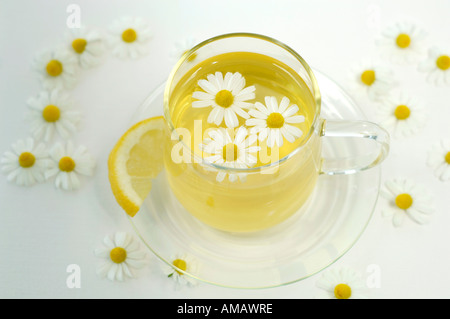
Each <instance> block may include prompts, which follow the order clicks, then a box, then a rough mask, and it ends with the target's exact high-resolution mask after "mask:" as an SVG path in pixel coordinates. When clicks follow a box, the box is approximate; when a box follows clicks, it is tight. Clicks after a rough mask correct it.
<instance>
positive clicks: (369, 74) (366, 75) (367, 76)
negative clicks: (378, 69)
mask: <svg viewBox="0 0 450 319" xmlns="http://www.w3.org/2000/svg"><path fill="white" fill-rule="evenodd" d="M361 81H362V83H364V84H365V85H368V86H370V85H372V84H373V82H375V71H373V70H366V71H364V72H363V73H362V74H361Z"/></svg>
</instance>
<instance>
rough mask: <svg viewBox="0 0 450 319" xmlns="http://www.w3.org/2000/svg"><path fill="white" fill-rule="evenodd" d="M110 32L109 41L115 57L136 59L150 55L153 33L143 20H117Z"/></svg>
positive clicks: (125, 18) (130, 18) (128, 18)
mask: <svg viewBox="0 0 450 319" xmlns="http://www.w3.org/2000/svg"><path fill="white" fill-rule="evenodd" d="M109 31H110V36H109V37H108V40H109V44H110V46H111V47H112V50H113V51H112V54H113V55H114V56H117V57H119V58H132V59H136V58H138V57H140V56H143V55H146V54H147V53H148V49H149V47H148V42H149V40H150V38H151V31H150V27H149V25H148V23H147V22H146V21H145V20H144V19H143V18H132V17H123V18H121V19H118V20H115V21H114V22H113V23H112V24H111V26H110V28H109Z"/></svg>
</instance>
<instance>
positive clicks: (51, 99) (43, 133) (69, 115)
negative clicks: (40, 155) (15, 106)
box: [27, 89, 81, 142]
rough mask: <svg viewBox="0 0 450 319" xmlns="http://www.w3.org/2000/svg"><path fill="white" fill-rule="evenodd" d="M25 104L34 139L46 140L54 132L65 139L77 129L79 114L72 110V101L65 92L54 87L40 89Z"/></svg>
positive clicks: (50, 137) (51, 136)
mask: <svg viewBox="0 0 450 319" xmlns="http://www.w3.org/2000/svg"><path fill="white" fill-rule="evenodd" d="M27 104H28V106H29V108H30V111H29V112H28V114H27V119H28V120H29V122H30V129H31V133H32V134H33V135H34V137H35V138H36V139H41V138H43V139H44V140H45V141H46V142H48V141H50V140H51V139H52V138H53V136H54V134H55V132H56V133H57V134H58V135H59V136H60V137H62V138H63V139H67V138H69V137H70V136H71V135H72V134H73V133H75V132H76V131H77V126H78V123H79V122H80V119H81V115H80V113H79V112H78V111H75V110H73V101H72V99H71V98H70V96H69V95H68V94H67V93H64V92H62V91H59V90H56V89H55V90H52V91H42V92H41V93H39V94H38V95H37V96H35V97H32V98H30V99H28V101H27Z"/></svg>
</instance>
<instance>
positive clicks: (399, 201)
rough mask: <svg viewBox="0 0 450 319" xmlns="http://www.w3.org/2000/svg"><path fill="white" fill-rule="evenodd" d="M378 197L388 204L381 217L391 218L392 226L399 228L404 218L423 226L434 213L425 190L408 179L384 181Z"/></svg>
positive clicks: (430, 199)
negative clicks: (381, 197) (407, 217)
mask: <svg viewBox="0 0 450 319" xmlns="http://www.w3.org/2000/svg"><path fill="white" fill-rule="evenodd" d="M380 195H381V196H383V197H384V198H385V199H386V200H387V201H388V202H389V207H388V208H386V209H384V210H383V215H384V216H385V217H389V218H392V222H393V224H394V226H401V225H402V224H403V222H404V220H405V217H406V216H409V217H410V218H411V219H412V220H414V221H415V222H417V223H419V224H425V223H427V222H428V221H429V220H430V214H431V213H433V211H434V207H433V200H432V198H431V196H430V194H429V193H428V192H427V189H426V188H425V187H423V186H421V185H418V184H416V183H415V182H413V181H412V180H410V179H392V180H389V181H386V182H385V183H384V186H383V187H382V188H381V190H380Z"/></svg>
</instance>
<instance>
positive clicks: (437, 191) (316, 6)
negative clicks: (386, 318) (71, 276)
mask: <svg viewBox="0 0 450 319" xmlns="http://www.w3.org/2000/svg"><path fill="white" fill-rule="evenodd" d="M71 3H75V4H78V5H79V6H80V8H81V22H82V23H83V24H85V25H87V26H96V27H98V28H100V29H103V30H106V28H107V27H108V26H109V25H110V23H111V22H112V21H113V20H114V19H116V18H119V17H122V16H124V15H131V16H141V17H144V18H146V19H147V20H148V21H149V23H150V25H151V26H152V29H153V38H152V40H151V42H150V43H149V46H150V53H149V55H147V56H145V57H143V58H142V59H139V60H137V61H132V60H130V61H128V60H127V61H122V60H119V59H116V58H114V57H112V56H111V54H105V58H104V61H103V63H102V65H101V66H99V67H97V68H94V69H91V70H88V71H83V72H82V73H81V75H80V80H79V84H78V85H77V87H76V88H75V89H74V90H73V91H72V94H73V97H74V98H75V100H76V101H77V104H78V105H79V106H78V107H79V108H80V111H81V112H82V113H83V116H84V118H83V122H82V126H81V127H80V131H79V133H77V134H76V136H75V137H74V141H75V142H76V143H80V144H84V145H86V146H87V147H88V148H89V150H90V152H91V153H92V154H93V155H94V156H95V157H96V159H97V163H98V166H97V170H96V173H95V175H94V176H93V177H92V178H85V179H83V186H82V188H81V189H80V190H79V191H75V192H64V191H61V190H58V189H55V187H54V185H53V184H52V183H51V182H48V183H45V184H39V185H35V186H33V187H30V188H23V187H18V186H16V185H14V184H10V183H8V182H7V181H6V176H4V175H0V256H1V257H0V297H2V298H203V297H207V298H211V297H213V298H315V297H316V296H317V295H318V294H319V292H320V291H319V289H318V288H317V287H316V281H317V280H318V278H319V276H320V274H318V275H315V276H313V277H311V278H308V279H306V280H304V281H301V282H298V283H296V284H292V285H289V286H285V287H280V288H272V289H267V290H234V289H229V288H221V287H215V286H210V285H207V284H200V285H198V286H196V287H193V288H191V287H184V288H181V289H177V288H176V287H175V285H174V282H173V281H172V280H170V279H168V278H167V277H165V276H164V275H163V274H162V272H161V270H160V267H159V261H158V260H157V259H156V257H154V256H153V255H151V254H150V252H149V253H148V262H149V264H148V266H147V267H145V268H144V269H141V270H139V271H138V272H137V273H136V278H134V279H130V280H126V281H125V282H110V281H108V280H107V279H101V278H99V277H98V276H97V275H96V273H95V268H96V266H97V265H98V264H99V262H100V260H99V259H98V258H97V257H96V256H94V254H93V250H94V249H95V248H97V247H101V246H102V239H103V237H104V236H106V235H111V234H113V233H114V232H116V231H127V232H130V233H132V229H131V226H130V225H129V223H128V221H127V220H126V218H125V216H124V214H123V212H122V211H121V210H120V209H119V208H118V206H117V205H116V204H115V202H114V199H113V197H112V194H111V193H110V191H109V188H108V187H106V186H108V179H107V175H106V174H107V170H106V159H107V156H108V153H109V151H110V149H111V148H112V146H113V145H114V142H115V141H116V140H117V138H118V137H119V136H120V135H121V134H122V132H123V131H124V130H125V129H126V128H127V125H128V123H129V121H128V120H129V119H130V118H131V115H132V114H133V111H134V110H135V109H136V107H137V106H138V105H139V104H140V103H141V102H142V101H143V99H144V98H145V97H146V96H147V95H148V94H149V93H150V92H151V90H152V89H153V88H155V87H156V86H157V85H159V84H160V83H162V82H163V81H164V80H165V78H166V77H167V75H168V73H169V71H170V69H171V66H172V63H173V61H172V60H171V58H170V53H171V52H172V50H173V48H174V45H175V43H176V42H178V41H182V40H183V39H186V38H188V37H194V38H195V39H196V40H197V41H201V40H204V39H207V38H209V37H211V36H215V35H218V34H222V33H228V32H238V31H244V32H255V33H261V34H265V35H268V36H272V37H274V38H277V39H279V40H281V41H282V42H284V43H286V44H288V45H289V46H291V47H293V48H294V49H295V50H297V51H298V52H299V53H300V54H301V55H302V56H303V57H304V58H305V59H306V61H307V62H308V63H309V64H310V65H311V66H312V67H314V68H317V69H319V70H321V71H322V72H324V73H326V74H327V75H329V76H330V77H331V78H332V79H334V80H336V81H337V82H338V83H340V84H341V85H342V86H344V87H345V86H346V81H347V77H348V72H349V70H350V68H351V67H352V66H353V65H354V64H355V62H357V61H359V60H361V59H364V58H367V57H372V58H377V59H378V58H379V56H378V48H377V47H376V45H375V42H374V39H375V36H376V35H377V34H378V32H379V31H380V30H381V29H383V28H384V27H386V26H388V25H389V24H391V23H394V22H397V21H400V20H402V19H403V18H412V19H414V20H415V21H417V23H419V24H420V25H421V26H423V27H424V28H425V29H426V30H427V31H428V37H427V40H428V43H429V44H430V45H431V44H437V45H441V46H447V48H448V47H450V45H449V44H450V32H449V31H450V22H449V20H448V17H449V15H448V13H449V12H450V1H447V0H429V1H419V0H415V1H411V0H409V1H406V0H405V1H399V0H395V1H392V0H387V1H375V0H371V1H369V0H358V1H356V0H354V1H348V0H346V1H332V0H329V1H325V0H319V1H317V0H316V1H283V0H277V1H264V0H258V1H211V0H209V1H187V0H186V1H181V0H179V1H174V0H170V1H154V0H151V1H130V0H127V1H111V0H108V1H106V0H105V1H103V0H95V1H92V0H91V1H81V0H78V1H61V0H59V1H56V0H53V1H49V0H39V1H36V0H20V1H16V0H14V1H13V0H1V1H0V30H1V31H0V81H1V82H0V153H3V152H4V151H6V150H8V149H9V147H10V145H11V144H12V143H13V142H15V141H16V140H17V139H19V138H26V137H28V136H29V128H28V126H27V123H26V122H25V120H24V115H25V111H26V104H25V101H26V100H27V99H28V98H29V97H31V96H34V95H36V94H37V93H38V92H39V90H40V89H41V87H40V83H39V82H38V80H37V76H36V74H35V73H34V72H33V71H32V69H31V67H30V63H31V61H32V59H33V56H34V55H35V54H36V53H37V52H38V51H40V50H42V49H46V48H51V47H53V46H55V45H57V44H59V43H61V41H62V40H63V36H64V33H65V32H66V31H67V26H66V19H67V17H68V13H67V12H66V8H67V6H68V5H69V4H71ZM379 61H380V62H381V63H384V64H386V65H387V66H389V67H391V68H392V70H394V72H395V73H394V74H395V78H396V80H397V85H398V86H399V87H400V88H401V89H403V90H405V91H406V92H408V93H410V94H411V95H416V96H417V97H418V98H420V99H421V100H422V101H424V103H425V104H426V106H427V107H428V108H429V111H430V119H429V122H428V123H427V126H426V127H425V128H424V130H423V131H422V132H421V133H420V134H418V135H416V136H414V137H411V138H404V139H393V140H392V151H391V154H390V156H389V158H388V159H387V160H386V161H385V163H384V164H383V180H386V179H388V178H391V177H394V176H400V177H408V178H413V179H414V180H416V181H417V182H418V183H422V184H425V185H426V187H427V189H428V190H429V191H430V192H431V193H432V194H433V195H434V198H435V204H436V207H437V210H436V213H435V214H434V215H433V217H432V220H431V222H430V224H428V225H418V224H416V223H414V222H413V221H412V220H407V221H406V223H405V224H404V225H403V226H402V227H400V228H395V227H394V226H393V225H392V221H391V220H389V219H385V218H383V217H382V216H381V208H382V207H383V205H384V204H385V203H384V202H383V201H382V200H380V202H379V204H378V206H377V208H376V211H375V213H374V216H373V218H372V220H371V222H370V224H369V227H368V229H367V230H366V231H365V233H364V234H363V236H362V237H361V239H360V240H359V241H358V242H357V244H356V245H355V246H354V247H353V248H352V249H351V250H350V251H349V252H348V253H347V254H346V255H345V256H344V257H343V258H341V259H340V260H338V261H337V262H336V263H335V264H333V265H332V266H330V268H328V269H331V268H340V267H348V268H351V269H355V270H356V271H358V272H360V273H361V275H362V277H363V279H366V278H368V277H369V276H370V274H371V273H370V272H368V270H370V269H373V268H371V267H373V266H374V265H375V267H376V269H378V270H379V271H380V273H379V275H380V286H379V287H376V288H371V289H369V291H368V296H369V297H370V298H449V297H450V289H449V288H448V287H450V275H449V274H450V254H449V249H448V244H449V242H450V241H449V239H450V238H449V231H448V225H450V208H449V202H448V197H449V195H450V183H449V182H446V183H444V182H441V181H439V180H438V179H437V178H436V177H435V176H434V175H433V172H432V170H431V169H430V168H428V167H427V166H426V164H425V162H426V157H427V152H428V149H429V145H430V144H431V143H432V142H434V141H436V140H438V139H440V138H444V137H446V138H449V137H450V129H449V119H450V104H449V101H450V87H449V86H447V87H446V88H436V87H435V86H433V85H432V84H429V83H427V82H426V81H425V76H424V75H423V74H421V73H419V72H417V66H416V65H407V66H402V67H398V66H394V65H392V66H391V64H388V62H386V61H383V60H379ZM357 102H358V103H359V104H360V106H361V108H363V110H364V111H365V112H366V114H367V115H368V117H369V119H371V120H373V121H376V118H373V117H372V116H373V114H374V107H375V105H374V104H373V103H370V102H369V101H367V100H366V99H364V98H360V99H359V100H357ZM70 264H77V265H79V266H80V269H81V288H74V289H69V288H68V287H67V286H66V278H67V276H68V273H67V272H66V267H67V266H68V265H70ZM328 269H327V270H328Z"/></svg>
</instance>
